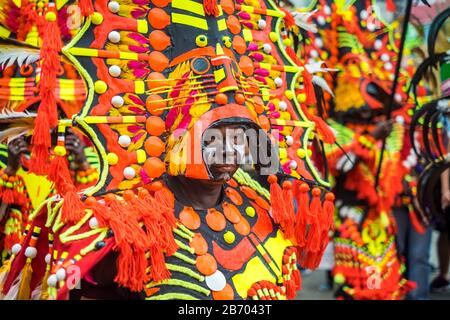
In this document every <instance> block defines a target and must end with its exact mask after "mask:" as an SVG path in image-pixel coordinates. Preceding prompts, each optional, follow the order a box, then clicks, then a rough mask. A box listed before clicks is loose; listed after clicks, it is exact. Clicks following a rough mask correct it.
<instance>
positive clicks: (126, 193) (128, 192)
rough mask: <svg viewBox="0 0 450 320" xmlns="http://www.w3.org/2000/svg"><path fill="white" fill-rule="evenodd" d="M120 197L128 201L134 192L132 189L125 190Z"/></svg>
mask: <svg viewBox="0 0 450 320" xmlns="http://www.w3.org/2000/svg"><path fill="white" fill-rule="evenodd" d="M122 197H123V198H124V199H125V200H126V201H130V200H132V199H133V198H134V197H135V194H134V192H133V190H125V191H124V192H123V194H122Z"/></svg>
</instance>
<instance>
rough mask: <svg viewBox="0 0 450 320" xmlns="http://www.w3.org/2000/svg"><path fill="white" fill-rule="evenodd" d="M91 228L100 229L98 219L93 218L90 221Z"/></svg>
mask: <svg viewBox="0 0 450 320" xmlns="http://www.w3.org/2000/svg"><path fill="white" fill-rule="evenodd" d="M89 228H91V229H97V228H98V220H97V218H96V217H92V218H91V219H89Z"/></svg>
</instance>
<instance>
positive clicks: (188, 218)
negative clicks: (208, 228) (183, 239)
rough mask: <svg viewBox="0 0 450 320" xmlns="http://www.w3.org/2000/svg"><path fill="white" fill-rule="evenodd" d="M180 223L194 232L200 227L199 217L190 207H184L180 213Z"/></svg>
mask: <svg viewBox="0 0 450 320" xmlns="http://www.w3.org/2000/svg"><path fill="white" fill-rule="evenodd" d="M179 217H180V221H181V223H182V224H183V225H184V226H185V227H186V228H189V229H191V230H196V229H198V228H199V227H200V224H201V221H200V216H199V215H198V213H197V212H195V210H194V209H192V208H191V207H184V208H183V210H181V212H180V216H179Z"/></svg>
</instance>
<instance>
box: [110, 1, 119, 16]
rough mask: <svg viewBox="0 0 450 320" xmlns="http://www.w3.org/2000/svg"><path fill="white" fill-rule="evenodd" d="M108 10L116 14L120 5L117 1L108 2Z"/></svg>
mask: <svg viewBox="0 0 450 320" xmlns="http://www.w3.org/2000/svg"><path fill="white" fill-rule="evenodd" d="M108 9H109V11H111V12H112V13H117V12H119V10H120V4H119V3H118V2H117V1H110V2H109V3H108Z"/></svg>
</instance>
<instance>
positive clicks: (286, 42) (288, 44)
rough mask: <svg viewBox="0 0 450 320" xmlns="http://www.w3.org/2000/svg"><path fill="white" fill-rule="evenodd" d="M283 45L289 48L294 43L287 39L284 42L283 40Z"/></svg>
mask: <svg viewBox="0 0 450 320" xmlns="http://www.w3.org/2000/svg"><path fill="white" fill-rule="evenodd" d="M283 44H284V45H285V46H286V47H289V46H290V45H291V44H292V41H291V39H289V38H287V39H284V40H283Z"/></svg>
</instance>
